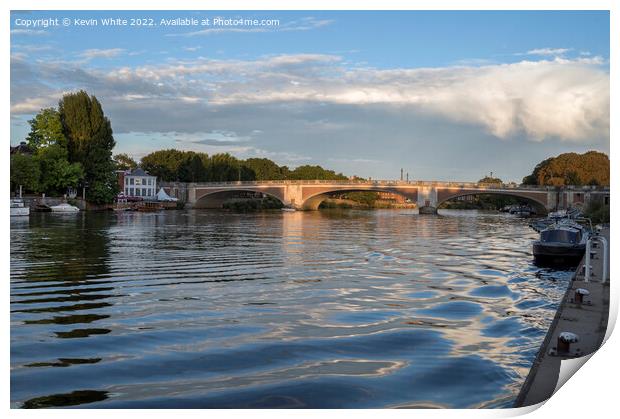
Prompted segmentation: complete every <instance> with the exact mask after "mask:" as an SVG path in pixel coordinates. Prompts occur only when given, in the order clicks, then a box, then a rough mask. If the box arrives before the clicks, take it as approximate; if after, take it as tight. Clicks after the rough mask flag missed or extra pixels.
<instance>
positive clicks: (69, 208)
mask: <svg viewBox="0 0 620 419" xmlns="http://www.w3.org/2000/svg"><path fill="white" fill-rule="evenodd" d="M50 208H51V209H52V212H78V211H79V210H80V209H79V208H78V207H74V206H73V205H69V204H67V203H66V202H63V203H62V204H58V205H54V206H51V207H50Z"/></svg>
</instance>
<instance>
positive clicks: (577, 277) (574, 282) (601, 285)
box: [514, 227, 611, 407]
mask: <svg viewBox="0 0 620 419" xmlns="http://www.w3.org/2000/svg"><path fill="white" fill-rule="evenodd" d="M600 234H601V236H603V237H605V238H606V239H607V242H608V243H609V227H607V228H604V229H603V230H602V231H601V233H600ZM592 251H593V253H595V255H594V257H593V258H592V259H591V267H592V274H593V275H592V279H591V280H590V281H588V282H586V281H585V277H584V265H585V259H586V257H585V255H584V257H583V259H582V261H581V263H580V264H579V266H578V267H577V270H576V271H575V273H574V274H573V277H572V278H571V281H570V282H569V284H568V287H567V289H566V292H565V294H564V297H563V299H562V302H561V303H560V305H559V307H558V310H557V312H556V314H555V317H554V319H553V322H552V323H551V326H550V327H549V330H548V331H547V335H546V336H545V339H544V340H543V343H542V344H541V346H540V349H539V351H538V354H537V356H536V359H535V360H534V362H533V364H532V367H531V369H530V372H529V374H528V376H527V378H526V380H525V382H524V384H523V386H522V387H521V391H520V393H519V395H518V397H517V399H516V400H515V403H514V407H525V406H531V405H535V404H539V403H543V402H545V401H547V400H548V399H549V398H550V397H551V396H552V395H553V393H555V391H556V390H557V389H558V388H559V387H558V386H561V385H562V384H563V382H562V383H559V382H558V380H559V378H560V377H559V375H560V367H561V363H562V360H566V359H575V358H581V357H584V356H587V355H590V354H592V353H594V352H596V351H597V350H598V349H599V348H600V347H601V345H602V344H603V342H604V338H605V332H606V331H607V324H608V320H609V319H608V316H609V298H610V292H609V283H610V281H611V276H609V280H608V281H606V282H603V281H602V279H603V278H602V276H603V261H604V255H603V248H602V247H597V248H593V249H592ZM607 251H608V252H609V249H607ZM607 257H608V258H609V253H608V256H607ZM577 289H586V290H587V291H589V293H590V294H589V295H588V296H587V297H584V302H583V303H576V302H575V291H576V290H577ZM563 332H571V333H574V334H576V335H577V336H578V337H579V341H578V342H576V343H572V344H571V345H570V352H569V353H568V354H565V355H558V354H557V349H558V337H559V335H560V334H561V333H563Z"/></svg>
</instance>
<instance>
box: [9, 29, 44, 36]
mask: <svg viewBox="0 0 620 419" xmlns="http://www.w3.org/2000/svg"><path fill="white" fill-rule="evenodd" d="M47 34H48V33H47V31H44V30H42V29H11V35H29V36H39V35H47Z"/></svg>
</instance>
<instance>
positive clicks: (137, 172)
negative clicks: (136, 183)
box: [127, 167, 154, 177]
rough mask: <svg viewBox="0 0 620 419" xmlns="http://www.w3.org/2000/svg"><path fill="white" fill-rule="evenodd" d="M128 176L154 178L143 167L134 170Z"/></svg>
mask: <svg viewBox="0 0 620 419" xmlns="http://www.w3.org/2000/svg"><path fill="white" fill-rule="evenodd" d="M127 176H152V175H149V174H148V173H147V172H145V171H144V170H143V169H142V168H141V167H137V168H135V169H133V170H132V171H131V172H129V173H128V174H127ZM153 177H154V176H153Z"/></svg>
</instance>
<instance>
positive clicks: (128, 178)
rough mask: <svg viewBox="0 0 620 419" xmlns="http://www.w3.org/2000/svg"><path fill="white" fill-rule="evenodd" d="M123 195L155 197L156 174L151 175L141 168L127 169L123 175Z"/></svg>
mask: <svg viewBox="0 0 620 419" xmlns="http://www.w3.org/2000/svg"><path fill="white" fill-rule="evenodd" d="M123 178H124V180H123V183H124V185H123V186H124V189H123V191H124V194H125V196H139V197H143V198H146V199H149V198H150V199H156V196H157V176H151V175H149V174H148V173H147V172H145V171H144V170H142V169H141V168H139V167H138V168H137V169H134V170H132V171H128V172H126V173H125V175H124V176H123Z"/></svg>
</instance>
